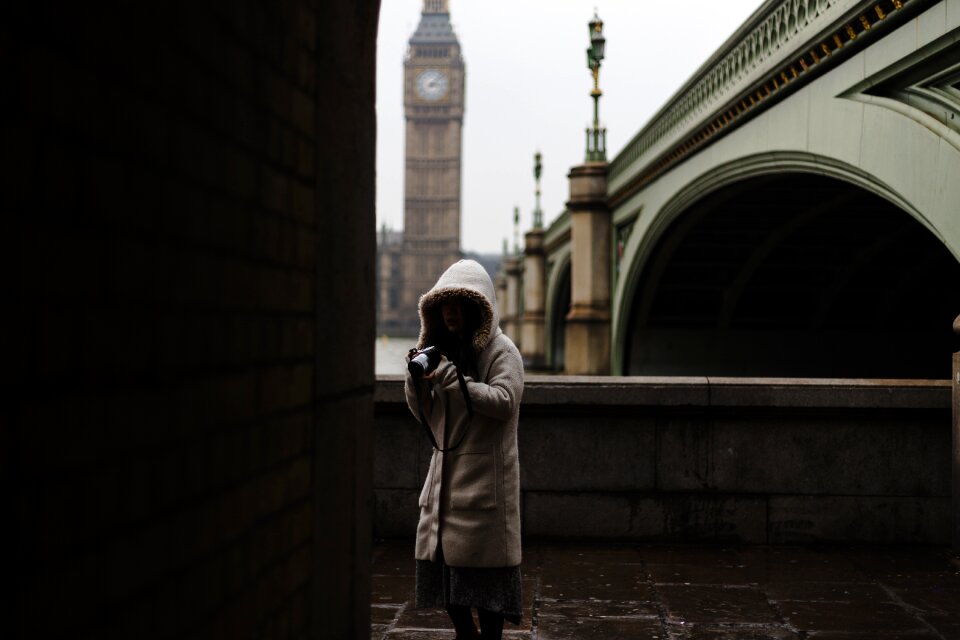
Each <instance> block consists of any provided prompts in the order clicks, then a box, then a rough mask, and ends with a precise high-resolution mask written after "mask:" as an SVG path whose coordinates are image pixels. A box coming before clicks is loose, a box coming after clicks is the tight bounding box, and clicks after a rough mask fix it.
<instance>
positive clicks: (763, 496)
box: [374, 376, 951, 544]
mask: <svg viewBox="0 0 960 640" xmlns="http://www.w3.org/2000/svg"><path fill="white" fill-rule="evenodd" d="M375 397H376V423H375V450H374V457H375V464H374V469H375V471H374V487H375V498H376V504H375V521H374V532H375V534H376V535H378V536H381V537H395V536H412V535H413V533H414V531H415V529H416V521H417V516H418V509H417V496H418V495H419V491H420V487H421V485H422V483H423V480H424V477H425V475H426V471H427V466H428V464H429V460H430V455H431V451H430V445H429V443H428V442H427V440H426V437H425V436H424V435H423V433H422V430H421V428H420V426H419V425H418V424H417V423H416V422H415V421H414V420H413V418H412V417H411V416H410V413H409V411H408V410H407V408H406V405H405V403H404V399H403V379H402V377H399V376H391V377H381V378H379V379H378V381H377V389H376V394H375ZM950 403H951V389H950V384H949V381H946V380H944V381H914V380H805V379H797V380H778V379H745V378H735V379H734V378H723V379H716V378H710V379H707V378H615V377H614V378H611V377H603V378H577V377H566V378H560V377H533V376H530V377H528V378H527V383H526V388H525V391H524V396H523V405H522V409H521V421H520V435H519V438H520V442H519V445H520V464H521V485H522V498H521V499H522V516H523V531H524V534H525V535H526V536H527V537H529V538H564V539H577V538H580V539H625V540H643V541H671V542H675V541H684V542H686V541H736V542H744V543H751V544H781V543H806V542H827V541H844V542H847V541H849V542H870V543H925V544H927V543H930V544H942V543H948V542H949V540H950V530H951V527H950V519H951V513H950V508H951V506H950V505H951V497H950V495H951V493H950V492H951V484H950V483H951V466H950V465H951V457H950V455H951V454H950V451H951V426H950V424H951V421H950V410H951V404H950Z"/></svg>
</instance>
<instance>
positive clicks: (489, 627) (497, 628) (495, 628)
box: [477, 609, 503, 640]
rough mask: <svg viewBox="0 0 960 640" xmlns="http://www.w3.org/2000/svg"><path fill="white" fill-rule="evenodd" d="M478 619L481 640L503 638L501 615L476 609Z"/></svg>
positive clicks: (498, 639)
mask: <svg viewBox="0 0 960 640" xmlns="http://www.w3.org/2000/svg"><path fill="white" fill-rule="evenodd" d="M477 617H479V618H480V637H481V638H482V639H483V640H500V638H501V637H502V636H503V614H502V613H497V612H494V611H487V610H486V609H477Z"/></svg>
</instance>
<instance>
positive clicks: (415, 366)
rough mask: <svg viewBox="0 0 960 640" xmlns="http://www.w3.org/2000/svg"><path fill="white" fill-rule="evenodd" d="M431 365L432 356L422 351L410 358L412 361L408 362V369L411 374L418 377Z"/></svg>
mask: <svg viewBox="0 0 960 640" xmlns="http://www.w3.org/2000/svg"><path fill="white" fill-rule="evenodd" d="M429 366H430V358H429V357H427V354H425V353H421V354H418V355H417V356H416V357H414V358H413V359H412V360H410V363H409V364H407V370H408V371H410V374H411V375H413V376H414V377H415V378H416V377H419V376H422V375H423V374H424V373H426V371H427V368H428V367H429Z"/></svg>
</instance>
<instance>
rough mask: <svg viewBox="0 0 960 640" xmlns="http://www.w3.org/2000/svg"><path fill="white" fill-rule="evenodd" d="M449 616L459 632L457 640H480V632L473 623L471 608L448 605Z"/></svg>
mask: <svg viewBox="0 0 960 640" xmlns="http://www.w3.org/2000/svg"><path fill="white" fill-rule="evenodd" d="M447 614H448V615H449V616H450V620H452V621H453V628H454V629H456V630H457V640H479V638H480V632H479V631H477V625H475V624H474V623H473V614H472V613H471V612H470V607H461V606H458V605H453V604H452V605H448V606H447Z"/></svg>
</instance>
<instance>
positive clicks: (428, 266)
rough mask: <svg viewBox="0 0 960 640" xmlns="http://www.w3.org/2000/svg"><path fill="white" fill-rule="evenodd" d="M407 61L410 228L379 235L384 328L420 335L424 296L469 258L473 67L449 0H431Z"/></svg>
mask: <svg viewBox="0 0 960 640" xmlns="http://www.w3.org/2000/svg"><path fill="white" fill-rule="evenodd" d="M409 45H410V46H409V49H408V52H407V58H406V60H405V61H404V92H403V95H404V99H403V101H404V114H405V117H406V151H405V161H404V166H405V180H404V185H405V186H404V190H405V193H404V217H403V222H404V230H403V233H402V234H397V233H393V232H390V231H388V230H386V229H384V230H382V231H381V233H380V234H378V238H377V254H378V255H377V259H378V264H377V279H378V283H377V284H378V286H377V289H378V300H377V331H378V332H379V333H387V334H391V335H415V334H416V333H417V331H418V329H419V320H418V317H417V302H418V300H419V298H420V295H421V294H422V293H424V292H425V291H427V290H428V289H430V287H432V286H433V284H434V283H435V282H436V281H437V278H438V277H440V274H441V273H443V271H444V270H445V269H446V268H447V267H448V266H449V265H450V264H451V263H453V262H455V261H456V260H458V259H459V258H460V257H461V255H462V254H461V250H460V184H461V166H462V163H461V150H462V132H463V112H464V97H465V96H464V89H465V68H464V62H463V58H462V57H461V54H460V43H459V42H458V40H457V36H456V34H455V33H454V32H453V27H452V26H451V24H450V11H449V7H448V0H424V3H423V12H422V13H421V16H420V24H419V25H418V26H417V30H416V32H414V34H413V36H411V38H410V42H409Z"/></svg>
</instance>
